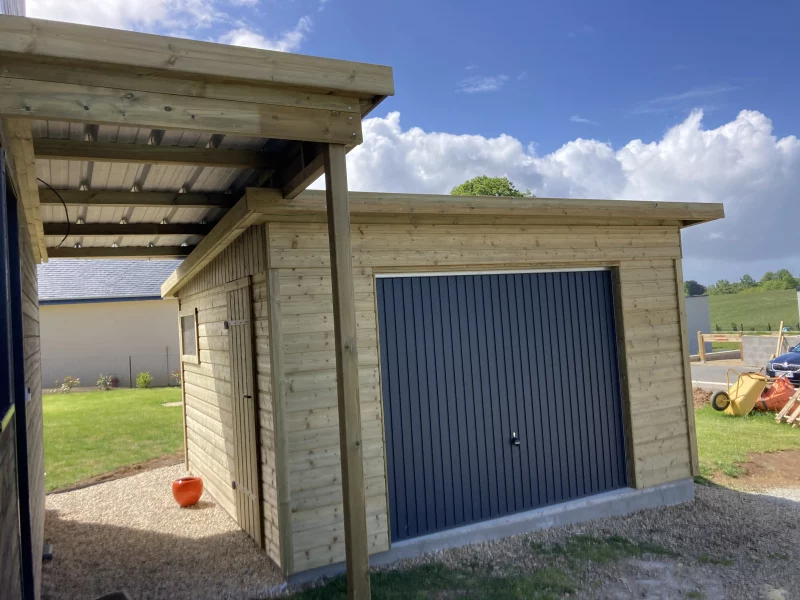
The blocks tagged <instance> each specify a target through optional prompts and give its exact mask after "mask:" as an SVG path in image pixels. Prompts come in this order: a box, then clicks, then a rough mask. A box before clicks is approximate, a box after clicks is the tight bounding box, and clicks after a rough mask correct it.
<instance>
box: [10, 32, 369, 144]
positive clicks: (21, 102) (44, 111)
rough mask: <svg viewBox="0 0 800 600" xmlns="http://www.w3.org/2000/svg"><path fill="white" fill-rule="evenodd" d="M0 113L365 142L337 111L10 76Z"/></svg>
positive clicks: (356, 122)
mask: <svg viewBox="0 0 800 600" xmlns="http://www.w3.org/2000/svg"><path fill="white" fill-rule="evenodd" d="M1 18H2V17H0V19H1ZM0 114H2V115H3V116H7V117H21V118H26V119H44V120H56V121H69V122H77V123H92V124H107V125H119V126H128V127H149V128H153V129H182V130H192V131H206V132H211V133H222V134H232V135H240V136H250V137H265V138H279V139H289V140H301V141H312V142H327V143H349V144H359V143H361V141H362V135H361V119H359V118H357V117H353V116H352V115H350V114H348V113H341V112H338V111H327V110H320V109H314V108H302V107H295V106H279V105H266V104H255V103H250V102H236V101H231V100H217V99H209V98H197V97H190V96H177V95H170V94H157V93H151V92H139V91H135V90H127V91H126V90H118V89H113V88H105V87H98V86H85V85H75V84H69V83H58V82H48V81H37V80H29V79H12V78H8V77H0Z"/></svg>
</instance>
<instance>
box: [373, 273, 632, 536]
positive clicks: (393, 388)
mask: <svg viewBox="0 0 800 600" xmlns="http://www.w3.org/2000/svg"><path fill="white" fill-rule="evenodd" d="M378 314H379V327H380V343H381V378H382V384H383V402H384V421H385V427H386V460H387V474H388V485H389V505H390V520H391V528H392V540H393V541H398V540H404V539H407V538H412V537H416V536H420V535H425V534H428V533H432V532H435V531H440V530H442V529H448V528H450V527H457V526H459V525H465V524H467V523H473V522H476V521H482V520H485V519H491V518H494V517H499V516H502V515H508V514H511V513H515V512H519V511H523V510H529V509H532V508H536V507H540V506H546V505H548V504H555V503H558V502H564V501H566V500H571V499H574V498H580V497H582V496H589V495H591V494H597V493H600V492H605V491H608V490H613V489H617V488H621V487H625V486H626V466H625V465H626V463H625V445H624V435H623V429H622V403H621V399H620V383H619V370H618V363H617V345H616V344H617V341H616V332H615V327H614V306H613V293H612V282H611V273H610V271H581V272H552V273H551V272H548V273H519V274H516V273H515V274H506V275H499V274H498V275H463V276H462V275H457V276H434V277H397V278H381V279H378Z"/></svg>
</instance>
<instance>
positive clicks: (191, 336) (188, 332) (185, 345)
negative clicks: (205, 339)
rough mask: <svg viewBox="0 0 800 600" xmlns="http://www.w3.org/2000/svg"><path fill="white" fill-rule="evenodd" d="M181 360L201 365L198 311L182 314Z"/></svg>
mask: <svg viewBox="0 0 800 600" xmlns="http://www.w3.org/2000/svg"><path fill="white" fill-rule="evenodd" d="M180 328H181V360H183V361H185V362H190V363H195V364H199V363H200V349H199V348H198V344H197V309H194V310H191V311H186V312H182V313H181V314H180Z"/></svg>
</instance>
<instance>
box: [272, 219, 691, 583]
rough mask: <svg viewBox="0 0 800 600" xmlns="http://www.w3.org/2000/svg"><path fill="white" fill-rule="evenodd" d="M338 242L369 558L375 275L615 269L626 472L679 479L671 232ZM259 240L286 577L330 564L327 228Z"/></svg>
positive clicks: (381, 519) (336, 496) (371, 236)
mask: <svg viewBox="0 0 800 600" xmlns="http://www.w3.org/2000/svg"><path fill="white" fill-rule="evenodd" d="M351 235H352V247H353V264H354V285H355V293H356V304H357V305H356V311H357V318H358V353H359V364H360V398H361V411H362V425H363V430H364V431H363V440H364V443H363V447H364V468H365V485H366V493H367V514H368V533H369V544H370V551H371V552H378V551H381V550H385V549H387V548H388V547H389V527H388V508H387V499H386V494H387V486H386V477H385V467H386V465H385V459H384V441H383V414H382V413H383V407H382V402H381V391H380V375H379V372H378V354H379V352H378V325H377V311H376V304H375V287H374V286H375V282H374V278H373V274H374V273H375V272H384V273H385V272H390V271H392V270H396V269H401V270H404V271H414V270H426V271H443V270H470V271H475V270H491V269H508V268H568V267H578V268H580V267H586V266H592V265H596V266H619V272H620V279H621V290H620V293H621V299H622V303H623V311H624V313H625V318H624V323H623V324H620V325H619V326H620V327H622V331H623V332H624V336H623V337H624V343H625V353H626V359H627V370H628V375H629V385H628V390H626V391H627V392H628V397H629V398H630V402H631V413H632V414H631V415H630V420H631V429H632V431H630V432H628V434H629V437H630V439H632V440H633V441H634V444H633V448H632V449H631V450H632V452H631V453H632V454H633V456H634V457H635V458H634V465H633V469H632V475H633V476H634V477H633V478H634V479H635V481H636V485H637V486H638V487H648V486H652V485H657V484H659V483H665V482H668V481H674V480H677V479H681V478H684V477H689V476H690V474H691V470H690V468H691V459H690V449H689V440H688V430H687V424H686V404H685V390H684V389H683V387H684V386H683V379H682V377H681V376H680V374H681V373H682V372H683V371H682V367H683V356H682V353H681V346H680V335H679V333H680V329H679V322H680V317H679V312H678V302H677V295H676V282H675V276H676V275H675V269H674V260H676V259H680V245H679V230H678V227H677V226H648V227H644V226H607V225H598V226H588V225H586V226H546V227H545V226H528V225H525V226H522V225H521V226H510V225H497V226H489V225H460V226H453V225H410V224H401V223H398V224H396V225H388V224H387V225H354V226H353V227H352V233H351ZM268 237H269V239H268V251H269V264H270V268H271V269H276V270H277V271H278V273H279V278H280V294H281V299H280V300H281V311H282V314H281V336H282V344H281V351H282V354H283V357H282V358H283V363H284V373H283V374H282V375H280V377H281V378H282V383H283V384H284V386H285V389H286V390H287V392H286V411H287V415H286V428H287V434H288V436H289V444H288V446H289V448H288V450H289V496H290V498H289V501H290V505H291V514H292V523H291V527H292V544H293V559H294V565H293V568H292V572H299V571H303V570H306V569H310V568H313V567H318V566H322V565H325V564H330V563H335V562H340V561H342V560H344V540H343V526H342V518H343V517H342V504H341V489H340V486H341V474H340V462H339V446H338V444H339V437H338V417H337V397H336V370H335V354H334V350H333V344H334V342H333V307H332V305H331V282H330V271H329V265H330V261H329V255H328V240H327V228H326V225H324V224H314V223H270V224H269V236H268Z"/></svg>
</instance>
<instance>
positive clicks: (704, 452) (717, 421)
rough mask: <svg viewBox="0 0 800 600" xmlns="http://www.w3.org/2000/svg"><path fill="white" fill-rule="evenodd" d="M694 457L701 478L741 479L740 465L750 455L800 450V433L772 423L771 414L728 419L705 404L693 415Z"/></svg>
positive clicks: (773, 415)
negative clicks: (714, 476)
mask: <svg viewBox="0 0 800 600" xmlns="http://www.w3.org/2000/svg"><path fill="white" fill-rule="evenodd" d="M695 423H696V426H697V453H698V455H699V457H700V472H701V474H702V475H703V476H704V477H709V476H711V475H713V474H714V473H718V472H722V473H725V474H726V475H729V476H731V477H738V476H739V475H742V469H741V467H740V466H739V464H740V463H743V462H746V461H747V455H748V454H749V453H751V452H778V451H780V450H800V429H793V428H792V427H790V426H789V425H786V424H784V423H780V424H779V423H776V422H775V414H774V413H762V412H753V413H751V414H750V415H748V416H746V417H730V416H728V415H726V414H725V413H722V412H717V411H715V410H714V409H713V408H711V405H710V404H708V405H706V406H704V407H703V408H701V409H700V410H696V411H695Z"/></svg>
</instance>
